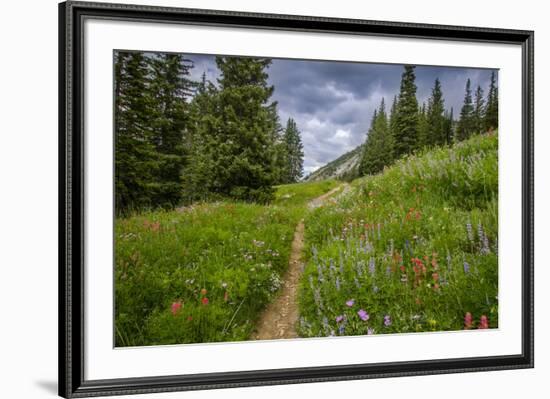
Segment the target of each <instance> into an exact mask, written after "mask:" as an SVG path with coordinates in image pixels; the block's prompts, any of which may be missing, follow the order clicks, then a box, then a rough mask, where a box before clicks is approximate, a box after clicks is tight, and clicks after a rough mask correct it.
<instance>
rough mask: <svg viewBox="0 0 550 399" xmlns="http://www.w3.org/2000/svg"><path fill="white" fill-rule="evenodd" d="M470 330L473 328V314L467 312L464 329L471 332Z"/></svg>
mask: <svg viewBox="0 0 550 399" xmlns="http://www.w3.org/2000/svg"><path fill="white" fill-rule="evenodd" d="M470 328H472V314H471V313H470V312H467V313H466V315H465V316H464V329H465V330H469V329H470Z"/></svg>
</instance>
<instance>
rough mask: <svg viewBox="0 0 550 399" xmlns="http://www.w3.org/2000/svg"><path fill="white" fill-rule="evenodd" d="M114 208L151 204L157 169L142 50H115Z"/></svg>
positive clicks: (128, 209)
mask: <svg viewBox="0 0 550 399" xmlns="http://www.w3.org/2000/svg"><path fill="white" fill-rule="evenodd" d="M114 78H115V79H114V81H115V118H114V119H115V211H116V213H117V214H118V215H122V214H127V213H129V212H133V211H136V210H139V209H142V208H145V207H149V206H154V204H153V199H152V198H151V192H152V188H153V186H154V173H155V172H156V171H157V170H158V162H157V157H156V151H155V147H154V145H153V144H152V137H153V129H152V127H151V124H150V117H151V114H152V113H153V112H154V99H153V98H152V96H151V95H150V78H149V71H148V60H147V59H146V57H145V55H144V54H143V53H128V52H116V53H115V74H114Z"/></svg>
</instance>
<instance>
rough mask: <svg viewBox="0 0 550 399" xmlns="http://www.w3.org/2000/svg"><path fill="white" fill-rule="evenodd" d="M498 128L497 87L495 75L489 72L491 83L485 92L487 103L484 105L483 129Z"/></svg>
mask: <svg viewBox="0 0 550 399" xmlns="http://www.w3.org/2000/svg"><path fill="white" fill-rule="evenodd" d="M494 129H498V87H497V84H496V76H495V73H494V72H493V73H492V74H491V84H490V86H489V93H488V94H487V104H486V107H485V130H486V131H490V130H494Z"/></svg>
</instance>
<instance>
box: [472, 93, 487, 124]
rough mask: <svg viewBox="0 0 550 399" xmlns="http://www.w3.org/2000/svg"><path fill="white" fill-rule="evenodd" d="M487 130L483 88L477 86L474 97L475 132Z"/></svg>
mask: <svg viewBox="0 0 550 399" xmlns="http://www.w3.org/2000/svg"><path fill="white" fill-rule="evenodd" d="M484 130H485V101H484V100H483V89H482V88H481V86H479V85H478V86H477V89H476V93H475V97H474V132H475V133H482V132H483V131H484Z"/></svg>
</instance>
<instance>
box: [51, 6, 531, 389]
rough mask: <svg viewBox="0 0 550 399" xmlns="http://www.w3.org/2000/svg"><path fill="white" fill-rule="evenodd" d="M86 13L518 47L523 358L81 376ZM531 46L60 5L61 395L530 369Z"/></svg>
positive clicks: (483, 34)
mask: <svg viewBox="0 0 550 399" xmlns="http://www.w3.org/2000/svg"><path fill="white" fill-rule="evenodd" d="M86 17H94V18H103V19H110V20H131V21H148V22H151V21H156V22H170V23H193V24H206V25H216V26H231V27H247V28H253V29H262V28H269V29H282V30H292V31H304V32H332V33H346V34H357V35H375V36H390V37H398V38H429V39H445V40H460V41H467V42H485V43H495V44H496V43H509V44H516V45H520V46H521V49H522V132H521V135H522V149H521V151H522V251H523V253H522V265H521V268H522V281H521V285H522V300H523V303H522V353H521V355H510V356H494V357H477V358H462V359H460V358H459V359H456V358H455V359H433V360H427V361H411V362H396V363H378V364H362V365H338V366H327V367H306V368H293V369H273V370H260V371H254V370H252V371H243V372H219V373H207V374H193V375H171V376H161V377H147V376H144V377H140V378H124V379H109V380H86V379H85V378H84V340H85V335H84V306H83V304H84V212H85V207H84V180H83V179H84V158H83V154H84V142H85V140H84V134H85V133H84V129H83V105H84V98H83V64H82V60H83V53H82V51H83V40H82V39H83V21H84V19H85V18H86ZM533 49H534V32H532V31H520V30H509V29H491V28H479V27H464V26H443V25H427V24H416V23H402V22H385V21H364V20H353V19H337V18H324V17H323V18H321V17H311V16H296V15H274V14H255V13H245V12H230V11H215V10H200V9H182V8H168V7H152V6H136V5H122V4H103V3H89V2H72V1H69V2H64V3H61V4H59V395H61V396H63V397H66V398H73V397H75V398H76V397H87V396H98V395H118V394H136V393H153V392H167V391H183V390H196V389H212V388H228V387H243V386H256V385H270V384H294V383H307V382H318V381H336V380H350V379H360V378H380V377H395V376H412V375H424V374H439V373H459V372H472V371H488V370H503V369H519V368H530V367H534V344H533V338H534V331H533V326H534V324H533V318H534V310H533V309H534V308H533V307H534V304H533V298H534V297H533V287H534V273H533V269H534V264H533V244H534V238H533V234H534V233H533V231H534V230H533V223H534V220H533V218H534V203H533V198H534V197H533V193H534V179H533V176H534V171H533V169H534V166H533V165H534V164H533V148H534V132H533V120H534V119H533V118H534V117H533V111H534V105H533V98H534V70H533V67H534V53H533Z"/></svg>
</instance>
